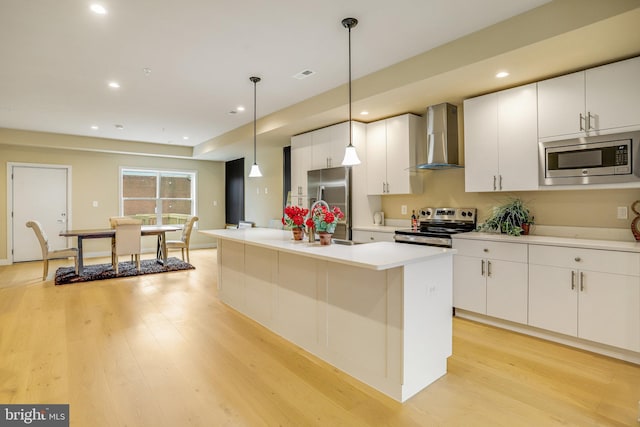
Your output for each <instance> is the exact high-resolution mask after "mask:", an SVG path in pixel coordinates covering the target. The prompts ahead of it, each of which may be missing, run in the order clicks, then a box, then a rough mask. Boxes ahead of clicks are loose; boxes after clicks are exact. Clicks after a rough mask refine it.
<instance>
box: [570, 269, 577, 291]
mask: <svg viewBox="0 0 640 427" xmlns="http://www.w3.org/2000/svg"><path fill="white" fill-rule="evenodd" d="M575 288H576V272H575V271H573V270H571V290H572V291H573V290H574V289H575Z"/></svg>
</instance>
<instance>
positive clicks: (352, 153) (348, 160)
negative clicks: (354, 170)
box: [342, 144, 360, 166]
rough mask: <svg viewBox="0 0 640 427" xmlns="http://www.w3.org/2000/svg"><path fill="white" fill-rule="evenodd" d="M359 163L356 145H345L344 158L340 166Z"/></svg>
mask: <svg viewBox="0 0 640 427" xmlns="http://www.w3.org/2000/svg"><path fill="white" fill-rule="evenodd" d="M359 164H360V159H359V158H358V153H357V152H356V147H354V146H353V145H351V144H349V145H347V149H346V150H344V159H343V160H342V166H354V165H359Z"/></svg>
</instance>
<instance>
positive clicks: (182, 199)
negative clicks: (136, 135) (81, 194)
mask: <svg viewBox="0 0 640 427" xmlns="http://www.w3.org/2000/svg"><path fill="white" fill-rule="evenodd" d="M195 194H196V173H195V172H186V171H159V170H149V169H125V168H121V169H120V212H121V215H124V216H130V217H134V218H140V219H141V220H142V223H143V224H158V225H162V224H184V223H185V221H186V219H187V217H188V216H189V215H195V212H196V202H195Z"/></svg>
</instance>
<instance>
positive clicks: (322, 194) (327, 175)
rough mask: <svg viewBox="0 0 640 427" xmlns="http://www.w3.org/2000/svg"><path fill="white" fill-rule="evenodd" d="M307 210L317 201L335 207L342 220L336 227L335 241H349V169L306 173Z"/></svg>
mask: <svg viewBox="0 0 640 427" xmlns="http://www.w3.org/2000/svg"><path fill="white" fill-rule="evenodd" d="M307 190H308V193H307V194H308V195H309V206H308V207H309V209H310V208H311V206H312V205H313V204H314V203H315V202H316V201H318V200H324V201H325V202H327V204H328V205H329V206H330V207H331V208H333V207H334V206H337V207H339V208H340V210H341V211H342V212H343V213H344V218H343V219H341V220H340V221H339V222H338V224H337V225H336V231H335V232H334V233H333V237H334V238H335V239H344V240H351V169H350V168H347V167H337V168H327V169H316V170H311V171H308V172H307Z"/></svg>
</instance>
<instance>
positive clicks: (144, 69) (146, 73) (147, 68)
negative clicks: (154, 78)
mask: <svg viewBox="0 0 640 427" xmlns="http://www.w3.org/2000/svg"><path fill="white" fill-rule="evenodd" d="M142 72H143V73H144V75H145V76H149V75H151V68H149V67H144V68H143V69H142Z"/></svg>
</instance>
